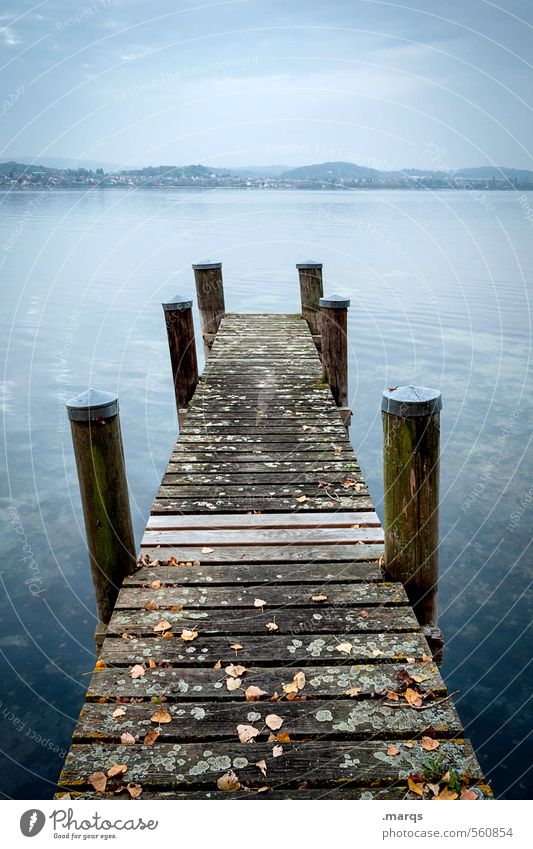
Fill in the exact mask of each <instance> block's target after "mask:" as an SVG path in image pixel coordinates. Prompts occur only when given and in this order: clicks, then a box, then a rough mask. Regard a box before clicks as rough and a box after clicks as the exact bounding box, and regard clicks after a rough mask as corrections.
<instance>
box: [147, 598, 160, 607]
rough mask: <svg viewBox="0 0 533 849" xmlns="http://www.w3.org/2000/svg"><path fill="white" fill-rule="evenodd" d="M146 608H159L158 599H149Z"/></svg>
mask: <svg viewBox="0 0 533 849" xmlns="http://www.w3.org/2000/svg"><path fill="white" fill-rule="evenodd" d="M144 609H145V610H158V609H159V605H158V603H157V601H154V600H153V599H150V601H147V602H146V604H145V605H144Z"/></svg>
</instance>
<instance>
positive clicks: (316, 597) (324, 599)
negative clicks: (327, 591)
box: [311, 593, 328, 603]
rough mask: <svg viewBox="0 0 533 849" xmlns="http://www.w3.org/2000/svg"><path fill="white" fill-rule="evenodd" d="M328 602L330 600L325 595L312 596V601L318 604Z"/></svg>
mask: <svg viewBox="0 0 533 849" xmlns="http://www.w3.org/2000/svg"><path fill="white" fill-rule="evenodd" d="M327 600H328V597H327V595H324V594H323V593H322V594H321V595H312V596H311V601H315V602H317V603H318V602H321V601H327Z"/></svg>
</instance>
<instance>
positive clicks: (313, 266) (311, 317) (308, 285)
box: [296, 260, 324, 347]
mask: <svg viewBox="0 0 533 849" xmlns="http://www.w3.org/2000/svg"><path fill="white" fill-rule="evenodd" d="M296 268H297V269H298V275H299V277H300V300H301V304H302V318H305V320H306V321H307V323H308V325H309V329H310V331H311V334H312V336H313V338H314V339H315V344H317V343H318V342H319V336H320V312H319V310H320V298H321V297H322V296H323V294H324V285H323V283H322V263H321V262H312V260H308V261H307V262H299V263H297V265H296ZM317 347H319V346H318V344H317Z"/></svg>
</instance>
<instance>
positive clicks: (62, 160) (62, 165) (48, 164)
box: [12, 156, 121, 172]
mask: <svg viewBox="0 0 533 849" xmlns="http://www.w3.org/2000/svg"><path fill="white" fill-rule="evenodd" d="M12 160H13V161H15V162H17V163H20V162H31V163H32V165H35V166H36V167H38V168H43V167H44V168H52V169H55V170H56V171H64V170H66V169H67V168H72V169H74V170H75V169H76V168H87V170H88V171H96V170H97V168H102V170H103V171H106V172H108V171H118V170H119V168H120V167H121V166H120V165H117V164H116V163H111V162H98V161H97V160H95V159H83V158H82V157H80V158H78V159H77V158H76V157H75V156H74V157H72V159H67V157H66V156H13V157H12Z"/></svg>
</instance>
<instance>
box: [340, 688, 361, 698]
mask: <svg viewBox="0 0 533 849" xmlns="http://www.w3.org/2000/svg"><path fill="white" fill-rule="evenodd" d="M360 692H361V688H360V687H350V689H349V690H346V692H345V694H344V695H345V696H350V697H351V698H354V697H355V696H358V695H359V693H360Z"/></svg>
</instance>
